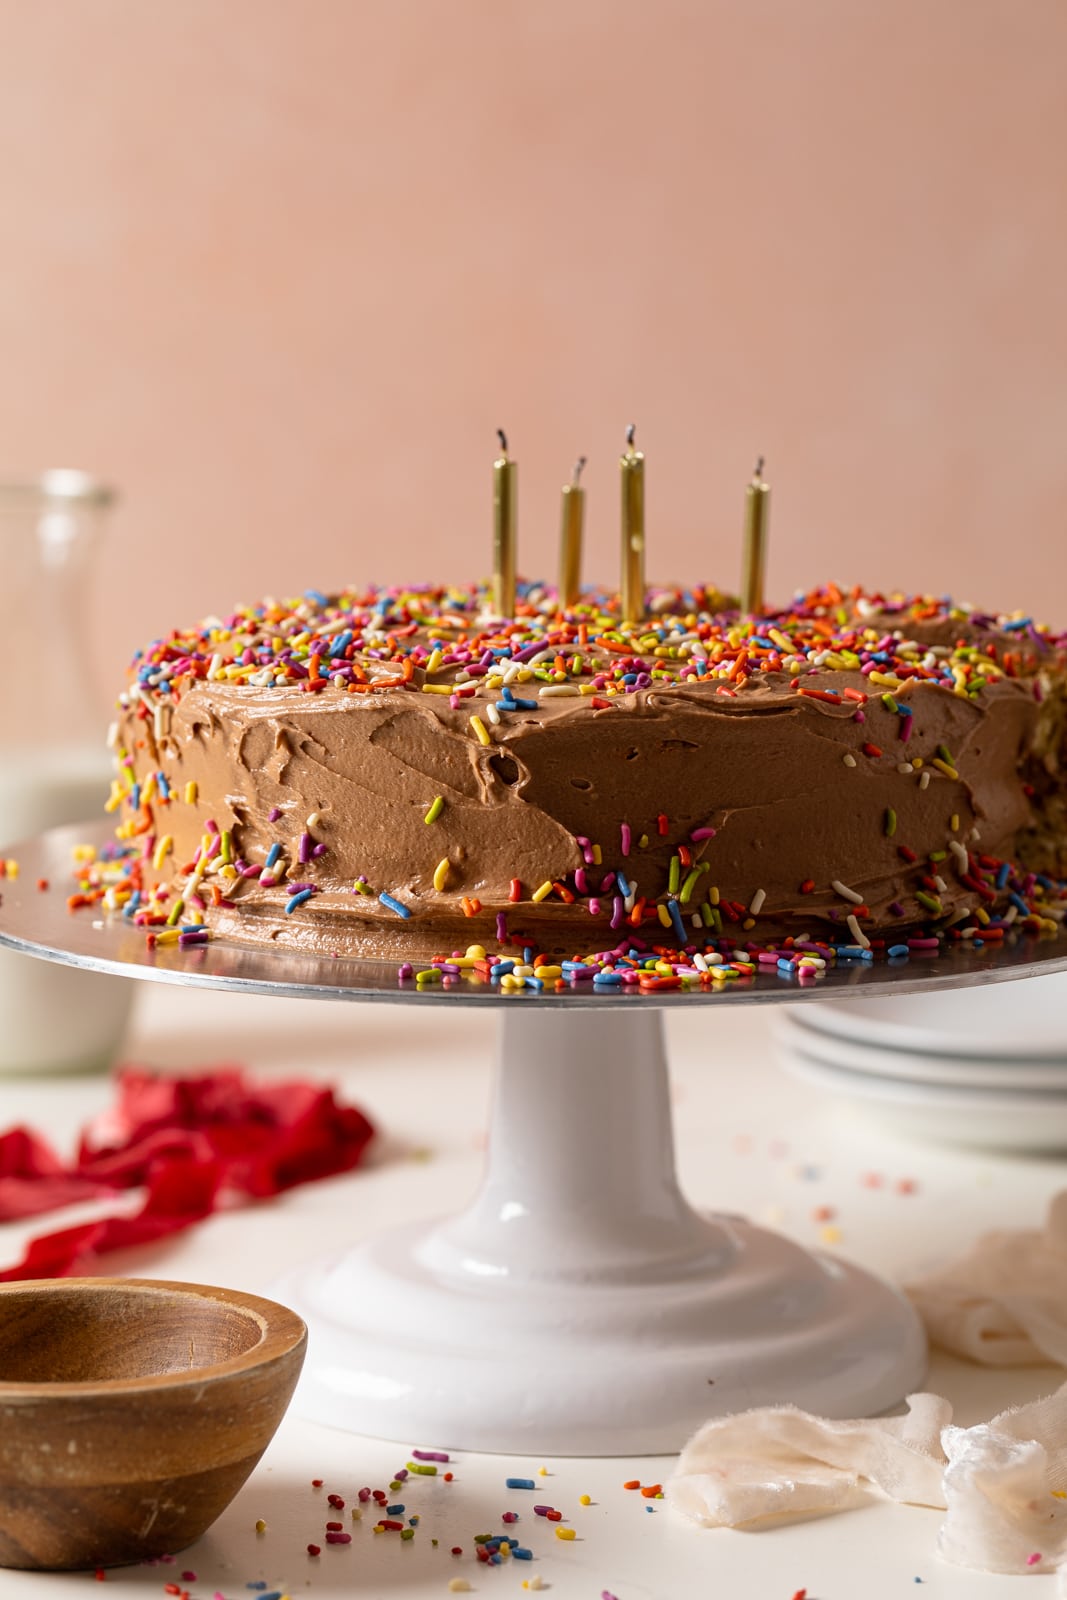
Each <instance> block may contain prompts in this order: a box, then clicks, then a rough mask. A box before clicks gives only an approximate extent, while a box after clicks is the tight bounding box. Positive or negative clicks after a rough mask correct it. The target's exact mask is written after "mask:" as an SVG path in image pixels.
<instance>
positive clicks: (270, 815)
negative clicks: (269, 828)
mask: <svg viewBox="0 0 1067 1600" xmlns="http://www.w3.org/2000/svg"><path fill="white" fill-rule="evenodd" d="M281 814H282V808H281V806H271V808H270V810H269V811H268V812H267V821H268V822H277V820H278V818H279V817H280V816H281Z"/></svg>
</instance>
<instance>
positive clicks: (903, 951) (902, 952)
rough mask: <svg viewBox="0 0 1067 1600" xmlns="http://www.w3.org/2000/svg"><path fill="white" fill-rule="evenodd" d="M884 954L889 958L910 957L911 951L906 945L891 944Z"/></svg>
mask: <svg viewBox="0 0 1067 1600" xmlns="http://www.w3.org/2000/svg"><path fill="white" fill-rule="evenodd" d="M886 954H887V955H891V956H910V954H911V951H910V950H909V949H908V946H907V945H906V944H891V945H890V946H889V949H888V951H887V952H886Z"/></svg>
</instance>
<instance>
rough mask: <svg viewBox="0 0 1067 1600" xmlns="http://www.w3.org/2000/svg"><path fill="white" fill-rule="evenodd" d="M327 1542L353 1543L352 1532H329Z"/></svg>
mask: <svg viewBox="0 0 1067 1600" xmlns="http://www.w3.org/2000/svg"><path fill="white" fill-rule="evenodd" d="M326 1543H327V1544H351V1543H352V1535H351V1534H350V1533H328V1534H327V1535H326Z"/></svg>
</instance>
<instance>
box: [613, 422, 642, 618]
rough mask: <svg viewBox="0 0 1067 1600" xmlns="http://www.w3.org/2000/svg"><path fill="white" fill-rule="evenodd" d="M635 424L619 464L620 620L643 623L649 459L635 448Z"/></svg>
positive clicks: (631, 426)
mask: <svg viewBox="0 0 1067 1600" xmlns="http://www.w3.org/2000/svg"><path fill="white" fill-rule="evenodd" d="M635 426H636V425H635V424H634V423H632V422H631V424H630V426H629V427H628V428H627V430H626V449H625V451H624V452H623V455H622V459H621V461H620V462H619V468H620V473H621V481H622V573H621V579H620V583H619V610H620V621H622V622H640V621H641V619H642V618H643V617H644V614H645V458H644V456H643V455H642V453H641V451H640V450H637V449H635V448H634V431H635Z"/></svg>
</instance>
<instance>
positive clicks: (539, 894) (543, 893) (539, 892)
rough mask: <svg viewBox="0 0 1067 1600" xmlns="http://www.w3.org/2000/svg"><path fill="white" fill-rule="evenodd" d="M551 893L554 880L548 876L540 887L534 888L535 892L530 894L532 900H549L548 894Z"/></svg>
mask: <svg viewBox="0 0 1067 1600" xmlns="http://www.w3.org/2000/svg"><path fill="white" fill-rule="evenodd" d="M551 893H552V880H551V878H546V879H545V882H544V883H543V884H542V885H541V887H540V889H535V890H534V892H533V894H532V895H531V896H530V899H531V900H547V899H548V896H549V895H550V894H551Z"/></svg>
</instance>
